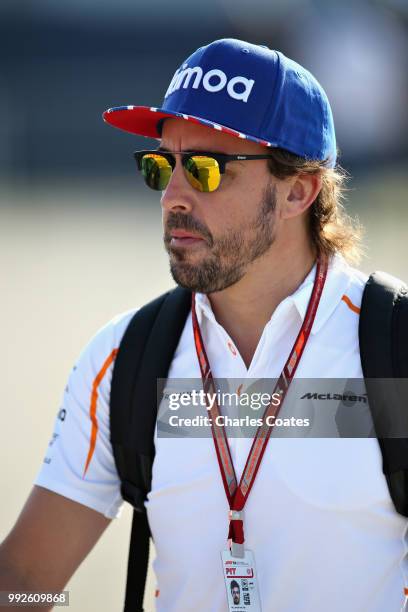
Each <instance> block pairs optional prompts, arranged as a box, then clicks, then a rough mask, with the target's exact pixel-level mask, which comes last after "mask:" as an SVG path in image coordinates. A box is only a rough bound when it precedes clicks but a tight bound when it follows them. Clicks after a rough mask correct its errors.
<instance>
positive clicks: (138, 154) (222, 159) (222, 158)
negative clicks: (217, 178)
mask: <svg viewBox="0 0 408 612" xmlns="http://www.w3.org/2000/svg"><path fill="white" fill-rule="evenodd" d="M175 153H180V155H181V163H182V165H183V167H185V164H186V162H187V160H188V159H190V158H191V157H194V156H201V157H212V158H213V159H215V160H216V161H217V162H218V166H219V169H220V174H224V173H225V166H226V164H228V162H232V161H252V160H256V159H273V155H244V154H237V155H226V154H224V153H212V152H211V151H162V150H161V149H155V150H153V151H148V150H146V151H135V152H134V153H133V155H134V158H135V160H136V161H137V166H138V169H139V170H141V169H142V159H143V157H144V156H145V155H149V154H150V155H161V156H162V157H164V158H165V159H167V161H168V162H169V164H170V166H171V168H172V170H174V168H175V166H176V158H175V157H174V154H175Z"/></svg>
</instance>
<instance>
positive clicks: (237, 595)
mask: <svg viewBox="0 0 408 612" xmlns="http://www.w3.org/2000/svg"><path fill="white" fill-rule="evenodd" d="M230 588H231V595H232V600H233V602H234V605H235V606H237V605H238V604H239V602H240V599H241V592H240V590H239V584H238V582H237V581H236V580H231V585H230Z"/></svg>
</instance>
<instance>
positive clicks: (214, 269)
mask: <svg viewBox="0 0 408 612" xmlns="http://www.w3.org/2000/svg"><path fill="white" fill-rule="evenodd" d="M161 147H163V148H165V149H167V150H169V151H177V152H178V151H212V152H218V153H227V154H236V153H243V154H244V153H246V154H251V155H256V154H268V149H267V148H266V147H263V146H261V145H259V144H257V143H254V142H250V141H246V140H241V139H239V138H236V137H234V136H230V135H228V134H224V133H221V132H217V131H216V130H214V129H211V128H207V127H204V126H200V125H196V124H193V123H189V122H188V121H185V120H183V119H168V120H166V121H165V123H164V126H163V132H162V142H161ZM176 158H177V163H176V168H175V170H174V172H173V174H172V177H171V180H170V182H169V184H168V186H167V188H166V190H165V191H164V192H163V195H162V199H161V203H162V209H163V228H164V243H165V247H166V250H167V252H168V253H169V256H170V269H171V273H172V276H173V278H174V280H175V281H176V282H177V283H178V284H179V285H181V286H183V287H186V288H188V289H190V290H192V291H197V292H200V293H212V292H214V291H222V290H223V289H226V288H227V287H229V286H231V285H233V284H235V283H236V282H238V281H239V280H240V279H241V278H242V277H243V276H244V275H245V274H246V272H247V271H248V269H249V268H250V266H251V264H252V263H253V262H255V261H256V260H257V259H259V258H260V257H262V256H263V255H264V254H265V253H267V252H268V251H269V249H270V247H271V246H272V244H273V242H274V238H275V218H276V211H275V208H276V200H277V197H276V191H277V186H278V182H279V181H277V180H276V179H274V178H273V177H272V175H271V174H270V172H269V171H268V168H267V161H266V160H257V161H243V162H240V161H234V162H230V163H228V164H227V165H226V170H225V173H224V174H223V175H222V179H221V184H220V186H219V187H218V189H217V190H216V191H214V192H212V193H201V192H199V191H196V190H195V189H194V188H193V187H192V186H191V185H190V184H189V183H188V181H187V179H186V177H185V175H184V170H183V168H182V166H181V159H180V156H179V155H177V156H176Z"/></svg>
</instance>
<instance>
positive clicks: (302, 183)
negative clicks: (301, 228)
mask: <svg viewBox="0 0 408 612" xmlns="http://www.w3.org/2000/svg"><path fill="white" fill-rule="evenodd" d="M321 188H322V177H321V174H320V173H318V172H315V173H313V174H297V175H296V176H293V177H291V178H290V179H289V180H288V184H287V189H286V198H285V201H284V205H283V207H282V213H281V216H282V218H284V219H291V218H292V217H297V216H298V215H301V214H302V213H303V212H305V211H306V210H307V209H308V208H309V206H311V204H313V202H314V201H315V199H316V198H317V196H318V195H319V192H320V190H321Z"/></svg>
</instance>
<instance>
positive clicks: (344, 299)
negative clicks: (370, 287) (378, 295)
mask: <svg viewBox="0 0 408 612" xmlns="http://www.w3.org/2000/svg"><path fill="white" fill-rule="evenodd" d="M341 299H342V300H343V302H344V303H345V304H347V306H348V307H349V308H350V310H352V311H353V312H355V313H356V314H360V310H361V308H358V306H355V305H354V304H353V302H352V301H351V300H350V298H349V297H348V296H347V295H343V297H342V298H341Z"/></svg>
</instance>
